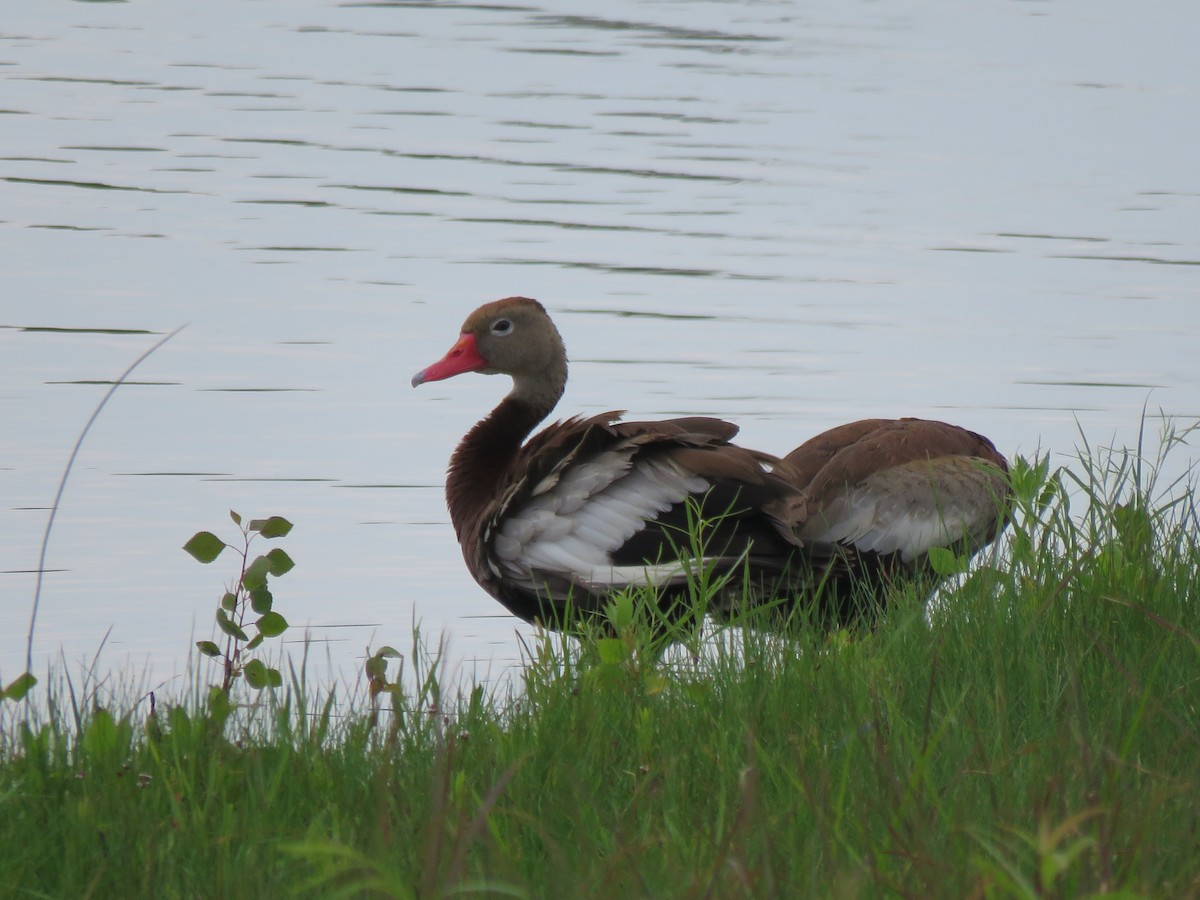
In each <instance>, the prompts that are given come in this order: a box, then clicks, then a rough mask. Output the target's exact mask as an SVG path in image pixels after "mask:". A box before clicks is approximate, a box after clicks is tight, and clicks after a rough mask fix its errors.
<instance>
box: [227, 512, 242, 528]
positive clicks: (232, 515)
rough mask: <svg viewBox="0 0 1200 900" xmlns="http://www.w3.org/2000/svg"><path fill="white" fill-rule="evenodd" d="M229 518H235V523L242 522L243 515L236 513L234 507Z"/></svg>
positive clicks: (239, 523)
mask: <svg viewBox="0 0 1200 900" xmlns="http://www.w3.org/2000/svg"><path fill="white" fill-rule="evenodd" d="M229 518H231V519H233V524H234V525H241V524H242V517H241V516H240V515H239V514H238V513H235V512H234V511H233V510H232V509H231V510H230V511H229Z"/></svg>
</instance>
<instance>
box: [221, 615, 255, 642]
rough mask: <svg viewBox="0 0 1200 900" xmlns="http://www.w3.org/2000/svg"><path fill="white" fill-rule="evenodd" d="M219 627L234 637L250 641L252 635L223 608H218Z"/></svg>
mask: <svg viewBox="0 0 1200 900" xmlns="http://www.w3.org/2000/svg"><path fill="white" fill-rule="evenodd" d="M217 627H218V628H220V629H221V630H222V631H223V632H225V633H226V634H227V635H229V636H230V637H232V638H237V639H238V640H239V641H248V640H250V636H249V635H248V634H246V632H245V631H243V630H242V628H241V626H240V625H238V624H237V623H236V622H234V621H233V620H232V619H231V618H229V613H227V612H225V610H223V609H218V610H217Z"/></svg>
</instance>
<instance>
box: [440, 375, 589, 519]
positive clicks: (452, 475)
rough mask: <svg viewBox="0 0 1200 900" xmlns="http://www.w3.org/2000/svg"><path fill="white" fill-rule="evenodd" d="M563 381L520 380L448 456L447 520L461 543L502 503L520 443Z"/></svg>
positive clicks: (555, 398) (554, 401) (553, 401)
mask: <svg viewBox="0 0 1200 900" xmlns="http://www.w3.org/2000/svg"><path fill="white" fill-rule="evenodd" d="M565 383H566V373H565V371H564V372H563V377H562V379H561V380H558V379H554V380H552V381H550V382H549V383H544V384H543V386H542V387H541V388H540V389H537V390H533V389H530V388H529V386H527V385H524V384H522V383H521V382H520V381H518V382H516V383H515V384H514V385H513V390H512V391H511V392H510V393H509V395H508V396H507V397H505V398H504V399H503V400H501V401H500V404H499V405H498V406H497V407H496V408H495V409H493V410H492V411H491V412H490V413H489V414H488V415H487V416H485V417H484V418H483V419H481V420H480V421H479V422H477V423H476V424H475V427H473V428H472V429H471V430H470V431H468V432H467V434H466V436H465V437H464V438H463V439H462V440H461V441H460V442H459V444H458V447H457V448H456V449H455V451H454V454H453V455H452V456H451V457H450V468H449V472H448V473H447V476H446V504H447V506H448V507H449V508H450V521H451V522H453V523H454V531H455V533H456V534H457V535H458V539H459V541H460V542H461V541H462V540H463V536H464V534H465V532H466V530H467V529H468V528H469V527H470V526H471V525H472V524H473V523H478V522H482V520H483V518H484V517H485V516H486V515H487V512H488V507H489V506H491V505H492V504H493V503H495V502H496V501H498V500H499V499H500V494H501V491H502V490H503V489H504V480H505V476H506V475H507V474H508V472H509V470H510V467H511V466H512V464H513V461H514V460H515V459H516V458H517V454H518V453H519V452H520V451H521V445H522V443H523V442H524V440H525V438H526V437H528V436H529V433H530V432H531V431H533V429H534V427H536V426H537V424H538V423H539V422H541V421H542V419H544V418H546V416H547V415H549V414H550V411H551V410H552V409H554V407H555V405H556V404H557V403H558V399H559V397H561V396H562V392H563V388H564V386H565Z"/></svg>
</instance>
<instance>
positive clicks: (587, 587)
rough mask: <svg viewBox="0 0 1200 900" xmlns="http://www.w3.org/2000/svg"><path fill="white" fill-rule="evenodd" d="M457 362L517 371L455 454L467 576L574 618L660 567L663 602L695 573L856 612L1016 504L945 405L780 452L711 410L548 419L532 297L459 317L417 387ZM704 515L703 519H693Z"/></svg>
mask: <svg viewBox="0 0 1200 900" xmlns="http://www.w3.org/2000/svg"><path fill="white" fill-rule="evenodd" d="M464 372H480V373H483V374H487V375H496V374H503V375H508V376H510V377H511V378H512V381H513V386H512V390H511V391H510V392H509V393H508V395H507V396H506V397H505V398H504V399H503V400H501V401H500V404H499V405H498V406H497V407H496V408H495V409H493V410H492V411H491V413H489V414H488V415H487V416H485V417H484V418H483V419H482V420H480V421H479V422H478V423H477V424H476V425H475V426H474V427H473V428H472V429H471V430H470V431H469V432H468V433H467V435H466V436H465V437H464V438H463V439H462V441H461V442H460V443H459V445H458V448H457V449H456V450H455V451H454V454H453V455H452V456H451V458H450V466H449V471H448V474H447V479H446V500H447V504H448V506H449V509H450V519H451V521H452V522H453V524H454V530H455V533H456V534H457V535H458V541H459V544H460V545H461V546H462V552H463V557H464V558H465V560H466V563H467V567H468V569H470V572H471V574H472V575H473V576H474V578H475V580H476V581H477V582H479V584H480V585H481V586H482V587H483V588H484V590H486V591H487V592H488V593H489V594H491V595H492V596H493V597H494V598H496V599H497V600H499V601H500V602H501V603H502V604H504V606H505V607H507V608H508V609H509V610H510V611H511V612H512V613H514V614H515V615H517V616H520V617H521V618H522V619H525V620H527V621H531V622H532V621H536V622H540V623H542V624H544V625H547V626H549V627H552V628H558V629H570V628H572V627H573V624H574V620H573V617H575V616H580V615H582V616H588V615H595V614H598V613H599V612H601V611H602V610H603V609H604V606H605V603H606V601H607V600H608V599H609V598H610V597H611V596H612V594H613V593H614V592H615V591H617V590H620V589H622V588H627V587H631V586H642V585H652V586H654V588H655V589H656V597H657V602H658V607H659V611H660V612H661V613H662V614H663V616H664V617H665V620H666V621H671V620H673V619H675V618H678V617H679V616H681V615H683V614H684V613H685V612H687V611H688V610H689V609H690V606H689V605H688V604H686V603H684V604H681V603H680V602H679V601H680V599H681V598H684V597H686V595H687V592H688V590H689V582H692V583H695V582H696V581H697V580H698V573H700V572H701V570H702V569H703V571H704V572H705V573H706V577H707V579H708V581H709V583H711V582H713V581H714V580H717V579H720V578H722V577H724V576H729V579H728V590H725V591H722V592H720V593H719V595H718V596H714V597H710V598H709V600H708V603H709V608H708V611H709V612H711V613H714V614H716V615H718V616H722V617H729V616H731V615H734V614H736V613H738V612H742V611H743V610H741V608H740V604H742V603H744V602H745V595H746V593H747V592H746V591H745V590H744V588H745V587H747V586H749V587H751V588H752V590H751V591H750V602H751V603H754V604H763V603H769V604H772V606H773V608H774V609H775V610H776V613H777V616H778V618H775V619H773V621H784V620H785V619H786V617H787V615H788V614H789V613H790V612H791V610H792V607H793V606H794V605H795V604H797V603H809V602H812V603H815V604H816V605H817V610H816V611H817V612H818V613H819V614H820V616H821V617H822V618H825V619H826V620H827V621H830V622H831V623H833V624H846V623H848V622H851V621H853V620H855V619H857V618H858V617H859V616H860V615H861V614H863V613H864V612H866V611H869V610H868V607H870V606H872V605H873V604H877V603H878V602H879V601H880V600H882V598H883V597H884V595H885V593H886V589H887V585H888V583H889V582H890V581H892V580H894V579H896V578H898V577H921V576H931V571H930V569H929V567H928V561H927V553H928V551H929V549H930V548H931V547H947V548H952V549H954V550H955V551H957V552H966V553H972V552H974V551H976V550H978V549H980V548H981V547H983V546H985V545H986V544H987V543H989V542H990V541H992V540H993V539H994V538H995V537H996V535H997V533H998V532H999V530H1000V528H1001V527H1003V524H1004V522H1005V520H1006V517H1007V511H1008V503H1009V497H1008V479H1007V471H1008V469H1007V465H1006V463H1005V460H1004V457H1003V456H1001V455H1000V454H999V453H998V452H997V451H996V448H995V447H994V446H993V445H992V443H991V441H989V440H988V439H987V438H985V437H982V436H980V435H978V434H975V433H974V432H971V431H967V430H965V429H963V428H959V427H957V426H954V425H948V424H946V423H944V422H935V421H929V420H924V419H909V418H906V419H865V420H862V421H857V422H851V423H849V424H846V425H841V426H838V427H836V428H833V429H830V430H829V431H826V432H824V433H822V434H819V435H817V436H816V437H814V438H812V439H811V440H809V441H807V442H805V443H804V444H801V445H800V446H799V447H797V448H796V449H795V450H793V451H792V452H791V453H788V454H787V455H786V456H783V457H775V456H771V455H769V454H766V453H762V452H759V451H756V450H750V449H748V448H745V447H741V446H739V445H737V444H734V443H732V440H733V438H734V436H735V435H736V434H737V431H738V429H737V426H735V425H732V424H731V423H729V422H726V421H723V420H721V419H716V418H707V417H699V416H696V417H686V418H677V419H664V420H662V421H652V422H625V421H622V420H621V413H620V412H608V413H602V414H600V415H595V416H588V417H575V418H570V419H566V420H565V421H561V422H556V423H554V424H552V425H549V426H547V427H545V428H543V429H542V430H541V431H540V432H538V433H537V434H535V435H533V437H529V435H530V433H531V432H532V431H533V430H534V428H536V427H537V426H538V424H539V423H541V422H542V420H543V419H545V418H546V416H548V415H549V414H550V412H551V411H552V410H553V409H554V407H555V406H556V405H557V403H558V401H559V399H560V398H561V397H562V394H563V390H564V388H565V386H566V381H567V354H566V350H565V348H564V346H563V341H562V338H561V336H560V335H559V333H558V329H557V328H555V326H554V323H553V322H552V321H551V319H550V316H549V315H548V314H547V313H546V310H545V308H544V307H543V306H542V305H541V304H540V303H538V302H537V301H536V300H530V299H528V298H525V297H509V298H507V299H504V300H497V301H495V302H492V303H487V304H484V305H483V306H481V307H479V308H478V309H477V310H475V312H473V313H471V315H470V316H468V317H467V320H466V322H465V323H464V324H463V326H462V332H461V334H460V336H459V338H458V341H457V342H456V343H455V344H454V346H453V347H451V348H450V350H449V352H447V353H446V355H445V356H444V357H443V358H442V359H440V360H439V361H438V362H436V363H434V364H433V365H431V366H429V367H427V368H425V369H423V370H422V371H420V372H418V373H417V374H416V375H415V376H413V379H412V383H413V386H414V387H415V386H417V385H420V384H423V383H425V382H429V381H440V380H442V379H445V378H451V377H453V376H455V375H460V374H462V373H464ZM697 523H703V524H702V525H701V527H700V529H699V539H696V538H695V537H689V527H690V528H691V532H690V533H691V535H693V536H694V535H696V533H697V528H696V525H697Z"/></svg>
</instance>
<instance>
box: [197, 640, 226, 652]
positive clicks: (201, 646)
mask: <svg viewBox="0 0 1200 900" xmlns="http://www.w3.org/2000/svg"><path fill="white" fill-rule="evenodd" d="M196 649H197V650H199V651H200V652H201V653H203V654H204V655H205V656H220V655H221V648H220V647H218V646H217V645H216V644H214V643H213V642H212V641H196Z"/></svg>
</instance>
